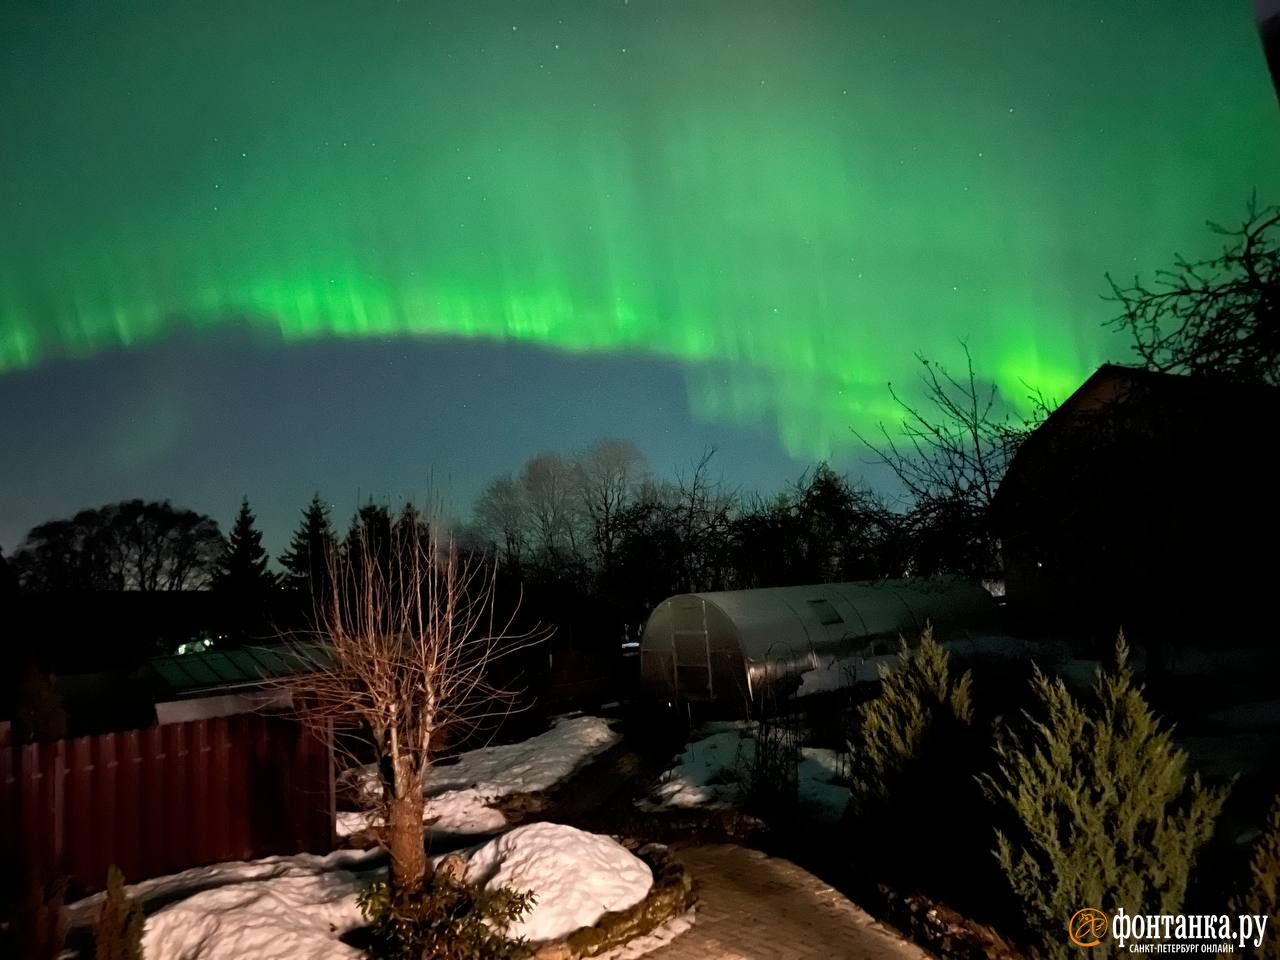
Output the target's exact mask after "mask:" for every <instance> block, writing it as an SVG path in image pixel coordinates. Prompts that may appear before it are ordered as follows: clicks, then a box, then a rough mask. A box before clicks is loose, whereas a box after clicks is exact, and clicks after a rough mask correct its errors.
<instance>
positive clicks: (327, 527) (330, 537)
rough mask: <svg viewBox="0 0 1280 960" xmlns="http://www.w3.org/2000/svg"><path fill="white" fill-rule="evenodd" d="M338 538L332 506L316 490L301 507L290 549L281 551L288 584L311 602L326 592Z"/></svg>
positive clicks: (290, 589) (281, 562)
mask: <svg viewBox="0 0 1280 960" xmlns="http://www.w3.org/2000/svg"><path fill="white" fill-rule="evenodd" d="M337 541H338V537H337V534H336V533H335V532H334V529H333V521H332V520H331V519H330V517H329V507H328V506H327V505H326V504H325V502H324V501H323V500H321V499H320V494H318V493H317V494H315V495H313V496H312V498H311V502H310V503H309V504H307V506H306V509H304V510H303V511H302V523H300V524H299V525H298V528H297V529H296V530H295V531H294V532H293V538H292V539H291V540H290V541H289V549H288V550H286V551H285V552H284V553H282V554H281V555H280V565H281V566H282V567H284V570H285V574H284V586H285V588H286V589H287V590H288V591H289V592H291V593H292V594H294V595H295V596H296V597H298V598H300V599H302V600H304V601H306V602H308V603H309V602H310V601H311V600H312V599H313V598H315V597H323V596H324V595H325V594H327V593H328V590H329V559H330V554H331V553H332V552H333V550H334V549H335V548H336V546H337Z"/></svg>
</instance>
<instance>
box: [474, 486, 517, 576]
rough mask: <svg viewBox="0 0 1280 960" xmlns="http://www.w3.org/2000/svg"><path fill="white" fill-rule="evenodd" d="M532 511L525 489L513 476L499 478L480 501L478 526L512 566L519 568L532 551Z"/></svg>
mask: <svg viewBox="0 0 1280 960" xmlns="http://www.w3.org/2000/svg"><path fill="white" fill-rule="evenodd" d="M528 512H529V505H528V502H527V501H526V499H525V495H524V488H523V487H522V486H521V485H520V484H519V483H517V482H516V481H515V479H514V478H512V477H511V476H510V475H507V476H502V477H495V478H494V479H493V480H492V481H491V482H490V483H489V485H488V486H487V487H485V488H484V490H483V492H481V494H480V496H479V498H478V499H477V500H476V505H475V522H476V527H477V528H478V529H479V531H480V533H481V534H482V535H483V536H484V537H486V538H487V539H488V540H489V541H490V542H491V543H493V544H494V545H495V546H497V548H498V549H499V550H500V551H501V552H502V558H503V560H504V561H505V562H506V563H507V564H509V565H511V566H519V565H520V563H521V562H522V561H523V560H524V558H525V554H526V553H527V552H528V549H529V529H528V527H529V525H528Z"/></svg>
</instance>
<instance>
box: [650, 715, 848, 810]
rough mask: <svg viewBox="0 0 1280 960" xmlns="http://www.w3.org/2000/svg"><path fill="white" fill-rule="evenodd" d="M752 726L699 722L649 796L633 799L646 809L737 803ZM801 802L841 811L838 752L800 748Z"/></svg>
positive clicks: (844, 793)
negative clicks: (698, 726)
mask: <svg viewBox="0 0 1280 960" xmlns="http://www.w3.org/2000/svg"><path fill="white" fill-rule="evenodd" d="M753 732H754V725H753V724H750V723H745V722H741V721H718V722H713V723H707V724H704V725H703V726H702V727H700V728H698V730H696V731H695V732H694V734H693V735H692V736H691V737H690V740H689V744H688V745H687V746H686V748H685V751H684V752H683V753H682V754H680V755H679V756H678V757H677V758H676V762H675V766H673V767H672V768H671V769H670V770H668V771H667V772H666V773H665V774H663V776H662V778H661V780H660V782H659V784H658V786H657V787H656V788H654V790H653V791H652V793H651V795H650V796H649V797H647V798H645V799H643V800H640V801H638V803H639V805H640V806H641V807H643V808H645V809H648V810H657V809H662V808H663V807H685V808H688V807H709V808H713V809H726V808H733V807H736V806H738V805H739V804H740V803H741V802H742V787H741V784H740V780H741V779H742V778H743V777H745V776H746V774H747V771H748V769H749V764H750V762H751V757H752V754H753V753H754V751H755V738H754V736H753ZM800 752H801V760H800V765H799V771H798V772H799V793H800V803H801V805H802V806H804V807H807V808H808V809H809V810H810V812H812V813H814V814H815V815H818V816H821V817H824V818H827V819H833V818H836V817H839V816H840V815H841V814H843V813H844V809H845V807H846V806H847V805H848V802H849V789H848V788H847V787H845V786H843V785H842V784H840V783H839V782H838V780H839V778H840V777H841V775H842V774H843V773H844V769H843V767H844V762H843V759H842V758H841V755H840V754H838V753H837V752H836V751H834V750H826V749H823V748H820V747H802V748H801V750H800Z"/></svg>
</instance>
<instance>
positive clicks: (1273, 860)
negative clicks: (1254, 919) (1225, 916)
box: [1230, 797, 1280, 960]
mask: <svg viewBox="0 0 1280 960" xmlns="http://www.w3.org/2000/svg"><path fill="white" fill-rule="evenodd" d="M1249 874H1250V878H1249V879H1250V883H1249V887H1248V889H1247V890H1246V891H1245V892H1244V894H1243V895H1242V896H1239V897H1235V898H1234V899H1232V901H1231V905H1230V909H1231V912H1232V913H1235V914H1242V913H1248V914H1252V915H1253V916H1263V917H1270V918H1271V920H1270V921H1269V922H1268V925H1267V928H1266V929H1265V931H1264V933H1263V938H1262V945H1261V946H1259V947H1255V946H1254V945H1253V943H1252V941H1251V942H1250V943H1248V944H1247V945H1246V946H1245V947H1244V948H1242V952H1243V953H1244V954H1245V955H1246V956H1254V957H1258V958H1260V960H1276V958H1278V957H1280V936H1278V935H1277V934H1276V932H1275V931H1274V930H1272V929H1271V926H1270V925H1271V924H1272V923H1275V922H1277V918H1280V797H1276V799H1275V802H1274V803H1273V804H1272V805H1271V813H1270V814H1269V815H1268V817H1267V824H1266V829H1265V830H1264V831H1263V834H1262V836H1260V837H1259V838H1258V840H1257V842H1256V843H1255V844H1254V847H1253V861H1252V862H1251V863H1250V864H1249Z"/></svg>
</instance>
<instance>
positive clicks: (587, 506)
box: [574, 437, 644, 571]
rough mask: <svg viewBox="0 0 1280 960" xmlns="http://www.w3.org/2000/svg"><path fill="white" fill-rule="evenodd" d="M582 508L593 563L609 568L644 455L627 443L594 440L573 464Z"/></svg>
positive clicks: (613, 439)
mask: <svg viewBox="0 0 1280 960" xmlns="http://www.w3.org/2000/svg"><path fill="white" fill-rule="evenodd" d="M574 468H575V474H576V477H577V488H578V498H579V500H580V501H581V504H582V511H583V514H584V515H585V518H586V521H587V526H588V528H589V529H588V533H589V535H590V537H591V547H592V549H593V550H594V552H595V559H596V563H597V564H598V565H599V567H600V569H601V570H603V571H608V570H611V569H612V568H613V562H614V555H615V553H616V550H617V546H618V539H619V537H620V536H621V528H620V525H619V519H620V517H621V515H622V511H623V510H624V509H625V508H626V506H627V504H628V503H630V502H631V500H632V499H633V497H634V495H635V492H636V488H637V487H638V485H639V483H640V482H641V480H642V479H643V474H644V454H642V453H641V452H640V451H639V449H637V448H636V445H635V444H633V443H631V442H630V441H627V440H618V439H616V438H612V437H607V438H604V439H601V440H597V441H596V442H595V443H593V444H592V445H591V446H590V447H589V448H588V449H587V450H586V451H585V452H583V453H582V454H580V455H579V456H578V457H576V458H575V460H574Z"/></svg>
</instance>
